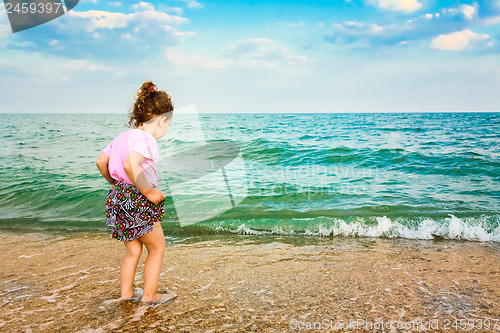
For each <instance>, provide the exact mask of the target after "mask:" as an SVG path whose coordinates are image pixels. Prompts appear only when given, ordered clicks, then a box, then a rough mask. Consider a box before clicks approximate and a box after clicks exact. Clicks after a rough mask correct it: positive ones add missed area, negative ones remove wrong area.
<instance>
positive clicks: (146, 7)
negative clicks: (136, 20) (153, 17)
mask: <svg viewBox="0 0 500 333" xmlns="http://www.w3.org/2000/svg"><path fill="white" fill-rule="evenodd" d="M132 9H135V10H155V8H154V7H153V5H151V4H150V3H148V2H139V3H136V4H135V5H133V6H132Z"/></svg>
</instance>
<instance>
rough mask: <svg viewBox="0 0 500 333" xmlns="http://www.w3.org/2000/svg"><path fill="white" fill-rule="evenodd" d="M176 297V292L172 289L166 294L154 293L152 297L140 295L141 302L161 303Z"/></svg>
mask: <svg viewBox="0 0 500 333" xmlns="http://www.w3.org/2000/svg"><path fill="white" fill-rule="evenodd" d="M175 298H177V294H176V293H174V292H173V291H169V292H168V293H166V294H156V295H155V296H154V297H153V298H152V299H145V298H144V297H142V299H141V303H147V304H163V303H167V302H170V301H172V300H174V299H175Z"/></svg>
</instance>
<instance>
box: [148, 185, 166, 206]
mask: <svg viewBox="0 0 500 333" xmlns="http://www.w3.org/2000/svg"><path fill="white" fill-rule="evenodd" d="M145 196H146V198H148V200H149V201H151V202H152V203H154V204H155V205H158V204H159V203H160V202H161V201H162V200H163V199H165V194H163V192H162V191H161V190H159V189H157V188H153V189H151V190H150V191H148V192H147V194H145Z"/></svg>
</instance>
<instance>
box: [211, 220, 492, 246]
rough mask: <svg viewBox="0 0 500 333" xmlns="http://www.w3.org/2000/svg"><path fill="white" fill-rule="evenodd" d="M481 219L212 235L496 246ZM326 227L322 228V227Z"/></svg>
mask: <svg viewBox="0 0 500 333" xmlns="http://www.w3.org/2000/svg"><path fill="white" fill-rule="evenodd" d="M485 219H486V218H485V217H476V218H466V219H465V220H464V219H461V218H458V217H456V216H454V215H453V214H449V217H445V218H443V219H441V220H434V219H431V218H424V219H422V221H420V222H419V224H418V226H417V228H416V229H413V228H410V227H408V226H406V225H405V224H402V223H401V222H403V223H404V221H401V222H398V221H393V220H391V219H390V218H388V217H386V216H383V217H376V218H375V220H376V222H377V223H376V224H374V225H369V224H368V223H367V222H366V221H365V220H363V219H362V218H358V219H357V220H355V221H352V222H350V223H347V222H346V221H344V220H342V219H338V218H333V219H331V220H330V221H327V222H326V223H322V224H319V225H317V226H314V227H311V228H308V229H306V230H305V231H303V232H301V233H299V232H297V231H294V230H293V229H291V230H285V229H284V228H283V227H282V226H280V227H275V228H273V229H272V230H255V229H252V228H250V227H247V226H246V225H245V223H243V224H241V225H239V226H238V227H237V228H236V229H231V228H229V227H223V226H221V225H219V226H217V227H216V228H215V230H216V231H227V232H231V233H238V234H245V235H264V234H267V235H271V234H277V235H300V234H303V235H305V236H325V237H327V236H348V237H384V238H408V239H434V238H436V237H442V238H445V239H457V240H470V241H480V242H500V226H499V227H497V228H496V229H494V230H493V231H492V232H490V233H488V231H487V230H486V229H485V228H484V227H483V226H484V225H487V221H486V220H485ZM325 224H326V225H325Z"/></svg>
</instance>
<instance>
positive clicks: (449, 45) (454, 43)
mask: <svg viewBox="0 0 500 333" xmlns="http://www.w3.org/2000/svg"><path fill="white" fill-rule="evenodd" d="M488 38H490V36H489V35H487V34H477V33H475V32H473V31H471V30H468V29H465V30H462V31H456V32H452V33H451V34H443V35H439V36H437V37H434V38H433V39H432V41H431V48H433V49H440V50H454V51H460V50H463V49H465V48H467V47H468V46H470V45H472V44H473V43H474V42H478V41H482V40H485V39H488Z"/></svg>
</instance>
